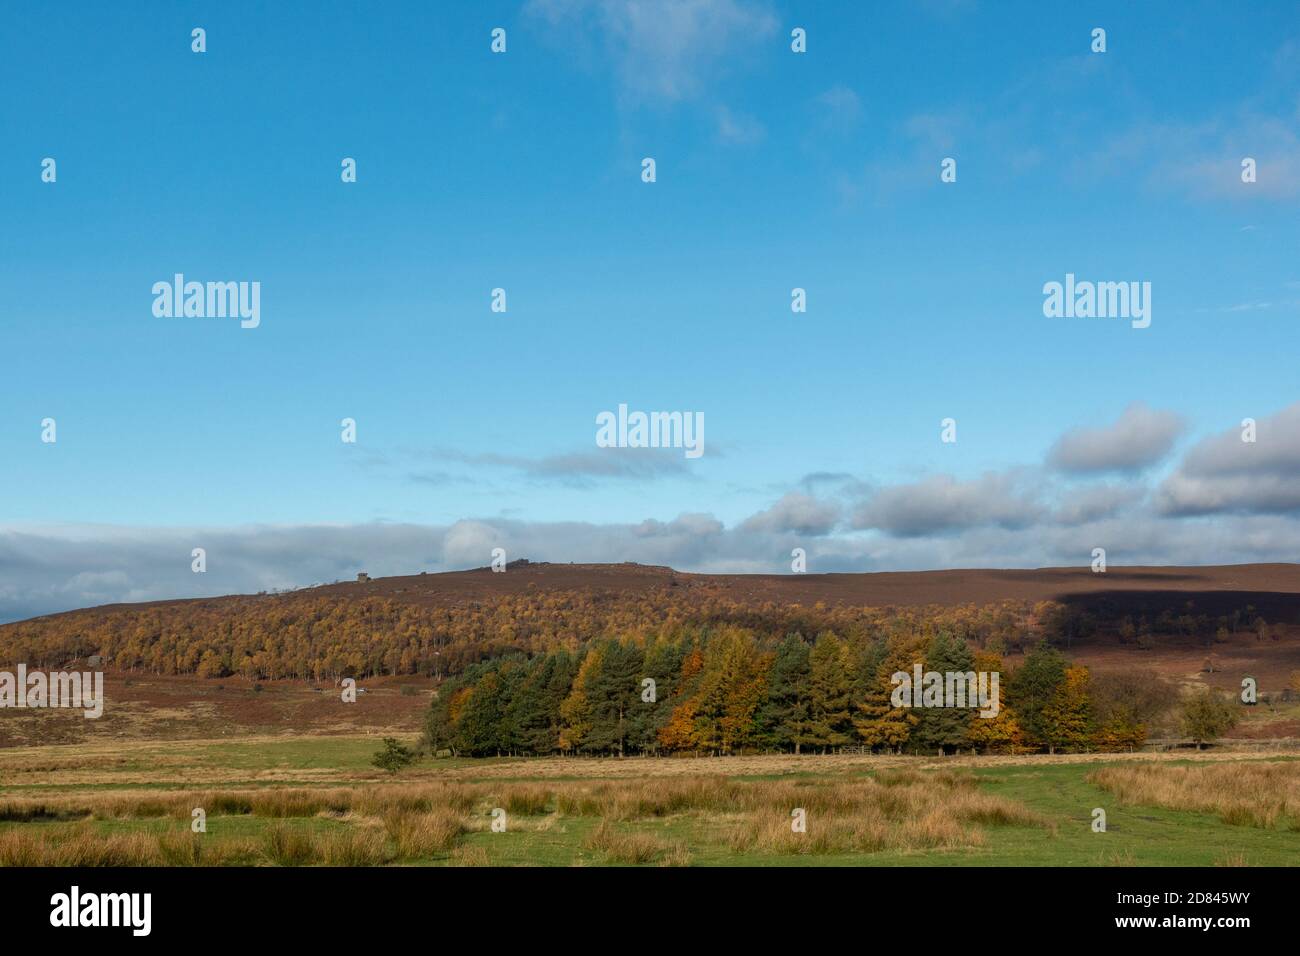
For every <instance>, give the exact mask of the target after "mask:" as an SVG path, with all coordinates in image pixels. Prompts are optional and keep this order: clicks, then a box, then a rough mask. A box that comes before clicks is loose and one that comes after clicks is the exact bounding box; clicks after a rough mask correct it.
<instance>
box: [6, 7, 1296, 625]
mask: <svg viewBox="0 0 1300 956" xmlns="http://www.w3.org/2000/svg"><path fill="white" fill-rule="evenodd" d="M194 27H203V28H204V29H205V30H206V31H207V51H206V52H205V53H202V54H197V53H194V52H192V51H191V48H190V45H191V40H190V31H191V30H192V29H193V28H194ZM494 27H503V28H504V29H505V30H506V31H507V52H506V53H505V54H501V55H494V54H493V53H491V51H490V49H489V44H490V31H491V30H492V29H493V28H494ZM794 27H802V28H804V29H806V31H807V36H808V41H807V43H808V51H807V53H805V54H795V53H793V52H792V51H791V49H790V31H791V29H793V28H794ZM1094 27H1102V28H1104V29H1105V30H1106V34H1107V37H1106V39H1107V50H1106V52H1105V53H1093V52H1091V51H1090V44H1091V31H1092V29H1093V28H1094ZM0 125H2V126H3V129H4V133H5V135H4V144H5V148H4V149H3V150H0V179H2V180H3V182H4V183H5V187H4V188H3V189H0V292H2V293H3V295H2V296H0V344H2V345H3V348H4V353H5V355H6V357H7V358H8V361H7V362H6V363H5V365H6V371H5V374H4V375H3V376H0V456H2V460H3V461H4V465H5V467H4V470H3V475H4V477H3V479H0V481H3V487H4V489H5V491H6V492H7V493H6V494H5V495H4V502H5V505H4V511H3V512H0V571H3V572H4V574H5V575H6V576H7V577H8V578H9V583H7V584H0V619H2V618H5V617H14V616H21V615H22V614H25V613H35V612H36V611H41V610H51V609H57V608H61V607H70V606H75V605H78V604H85V603H97V602H98V601H101V600H119V599H141V598H145V597H157V596H171V595H188V594H200V593H220V592H223V591H228V590H244V589H250V588H251V589H256V588H258V587H282V586H293V585H299V584H306V583H310V582H311V581H314V580H323V579H332V578H333V577H339V576H344V575H350V574H352V573H355V570H357V569H359V568H362V567H365V568H367V569H369V570H370V571H371V572H372V573H399V572H403V571H413V570H418V569H420V568H429V569H441V568H449V567H465V566H477V565H482V564H485V563H487V560H488V550H489V549H490V547H491V546H498V545H499V546H503V547H506V548H507V551H508V552H509V553H510V555H511V557H514V556H529V557H533V558H534V559H547V558H549V559H552V560H566V561H567V560H623V559H629V560H647V561H651V560H652V561H657V562H659V563H671V564H675V565H676V566H679V567H683V568H688V569H700V570H738V571H755V570H769V571H783V570H788V569H789V553H790V550H791V548H792V547H796V546H803V547H805V548H806V549H807V550H808V551H809V554H810V561H809V563H810V568H809V569H810V570H877V569H888V568H896V567H945V566H959V565H960V566H970V565H984V566H988V565H1007V564H1029V565H1034V564H1068V563H1074V562H1075V561H1076V560H1077V561H1078V562H1079V563H1082V564H1086V563H1087V561H1088V555H1089V553H1090V550H1091V548H1092V547H1094V546H1106V547H1108V549H1110V551H1111V553H1112V558H1111V560H1112V561H1113V562H1115V563H1135V562H1139V561H1141V562H1150V563H1165V562H1168V563H1219V562H1229V561H1246V560H1291V559H1293V557H1294V555H1295V553H1296V545H1297V544H1298V543H1300V534H1298V533H1297V527H1298V525H1300V522H1297V515H1298V514H1300V500H1296V494H1295V493H1288V492H1287V490H1286V487H1287V484H1288V482H1289V481H1290V479H1292V478H1294V479H1295V480H1296V482H1297V483H1300V435H1297V434H1296V426H1297V425H1298V424H1300V411H1298V410H1297V407H1296V403H1297V400H1298V399H1300V394H1297V388H1296V382H1297V374H1296V356H1297V354H1298V351H1297V345H1298V344H1300V341H1298V336H1300V333H1298V332H1297V319H1298V318H1300V260H1297V258H1296V250H1297V249H1298V248H1300V244H1298V243H1297V238H1298V237H1297V231H1298V227H1297V216H1296V213H1297V211H1298V207H1300V11H1297V8H1296V7H1295V5H1293V4H1290V3H1276V4H1273V3H1266V4H1259V5H1255V6H1253V7H1252V8H1251V9H1250V10H1249V11H1243V10H1242V9H1241V8H1239V7H1237V6H1235V5H1231V4H1226V3H1194V2H1193V3H1187V2H1180V3H1176V4H1175V3H1144V4H1131V3H1112V4H1105V3H1102V4H1089V5H1088V9H1087V10H1086V12H1085V11H1082V10H1074V9H1069V8H1067V7H1066V5H1057V4H1042V3H1016V2H998V3H977V2H941V0H931V2H923V3H917V4H905V3H870V4H861V3H817V4H796V3H788V2H787V3H782V2H775V0H772V2H767V0H664V2H662V3H656V4H652V3H646V2H639V0H536V2H527V3H522V4H521V3H495V4H494V3H475V4H424V3H411V4H403V3H388V4H382V5H376V4H362V3H357V4H343V3H311V4H292V3H277V4H273V5H265V4H251V3H221V4H215V3H214V4H176V3H154V4H149V3H132V4H124V5H106V4H65V5H60V7H59V8H58V9H46V8H43V7H41V8H38V7H21V8H19V7H12V6H11V7H10V8H8V9H6V11H5V13H4V14H3V23H2V29H0ZM647 156H650V157H654V158H655V160H656V163H657V181H656V182H655V183H653V184H647V183H643V182H642V181H641V178H640V171H641V160H642V158H643V157H647ZM1247 156H1249V157H1253V158H1255V159H1256V161H1257V164H1258V181H1257V182H1255V183H1252V184H1243V183H1242V182H1241V179H1240V163H1241V160H1242V158H1243V157H1247ZM45 157H53V158H54V159H55V160H56V162H57V173H58V178H57V181H56V182H55V183H45V182H42V181H41V176H40V172H41V166H40V164H41V160H42V159H43V158H45ZM343 157H353V158H355V159H356V161H357V165H358V181H357V182H356V183H349V184H345V183H342V182H341V181H340V175H339V172H340V161H341V159H342V158H343ZM945 157H953V158H955V159H956V160H957V164H958V166H957V168H958V176H957V181H956V182H955V183H941V182H940V179H939V164H940V161H941V160H942V159H943V158H945ZM176 272H183V273H185V275H186V277H187V278H190V279H197V280H199V281H207V280H213V281H218V280H219V281H226V280H246V281H258V282H260V283H261V290H262V293H261V294H262V300H261V312H262V316H261V325H260V326H259V327H258V328H256V329H241V328H240V327H239V323H238V321H237V320H228V319H198V318H170V319H168V318H157V317H155V316H154V315H153V313H152V310H151V306H152V301H153V297H152V295H151V291H150V290H151V287H152V285H153V283H154V282H157V281H160V280H162V281H168V280H170V278H171V276H172V275H173V274H174V273H176ZM1067 272H1069V273H1075V274H1076V275H1078V276H1079V277H1080V278H1090V279H1094V280H1104V281H1130V280H1134V281H1147V282H1150V283H1151V286H1152V290H1153V291H1152V323H1151V326H1150V328H1147V329H1133V328H1131V327H1130V325H1129V323H1128V322H1127V321H1123V320H1115V319H1081V318H1080V319H1049V318H1045V317H1044V315H1043V311H1042V303H1043V293H1042V287H1043V284H1044V283H1045V282H1049V281H1053V280H1055V281H1061V280H1063V278H1064V276H1065V274H1066V273H1067ZM796 286H797V287H802V288H805V289H806V290H807V295H808V311H807V312H806V313H804V314H794V313H792V312H791V310H790V290H791V289H792V288H793V287H796ZM495 287H501V288H504V289H505V290H506V293H507V297H508V312H507V313H505V314H496V313H493V312H491V311H490V309H489V302H490V294H491V290H492V289H493V288H495ZM620 402H625V403H628V404H629V405H630V406H631V407H632V408H633V409H642V410H647V411H649V410H690V411H698V412H702V413H703V414H704V417H705V421H706V436H705V441H706V445H705V447H706V452H705V454H704V456H703V457H702V458H701V459H699V460H697V461H687V460H685V459H684V457H683V456H682V455H681V453H680V452H652V451H644V450H628V451H621V450H611V449H598V448H597V447H596V446H595V442H594V435H595V424H594V421H595V416H596V414H597V413H599V412H601V411H603V410H607V409H609V410H612V409H615V408H616V407H617V405H618V404H619V403H620ZM1135 403H1136V404H1135ZM46 417H53V418H55V419H56V421H57V428H58V441H57V442H56V443H54V444H45V443H42V442H41V441H40V431H41V429H40V422H41V420H42V419H43V418H46ZM345 417H351V418H354V419H355V420H356V421H357V424H358V441H357V443H356V444H355V445H347V444H344V443H343V442H341V441H340V438H339V432H340V428H339V422H340V420H341V419H342V418H345ZM945 417H952V418H955V419H956V421H957V423H958V426H957V427H958V440H957V442H956V443H955V444H945V443H942V442H941V441H940V437H939V436H940V427H939V423H940V420H941V419H943V418H945ZM1245 417H1254V418H1256V419H1257V420H1259V421H1260V422H1261V423H1262V424H1261V428H1260V437H1259V446H1260V447H1259V449H1258V451H1259V455H1257V456H1256V458H1255V459H1250V460H1249V461H1250V462H1254V464H1250V463H1249V462H1247V463H1245V464H1243V461H1242V460H1238V459H1235V458H1232V459H1231V460H1228V459H1225V458H1224V456H1225V455H1227V456H1229V457H1230V456H1231V455H1234V454H1237V453H1238V452H1239V451H1240V449H1236V447H1235V446H1231V447H1230V446H1228V445H1226V444H1224V439H1223V436H1224V435H1225V434H1229V433H1232V432H1233V431H1234V430H1236V429H1237V428H1238V426H1239V423H1240V422H1241V420H1242V419H1243V418H1245ZM1076 429H1100V430H1101V431H1099V432H1097V433H1096V434H1095V435H1093V438H1094V439H1095V442H1094V445H1095V446H1096V448H1100V449H1101V450H1100V451H1097V452H1096V453H1097V454H1098V455H1100V456H1101V457H1100V459H1098V460H1097V461H1094V462H1093V463H1092V464H1091V465H1089V466H1088V467H1085V468H1083V469H1079V468H1065V467H1061V466H1060V465H1059V462H1060V460H1061V459H1060V458H1059V456H1058V457H1057V458H1056V459H1053V457H1052V456H1053V448H1054V447H1056V446H1057V443H1058V442H1060V441H1062V440H1064V439H1063V436H1066V435H1067V434H1070V433H1072V430H1076ZM1134 444H1136V445H1138V446H1141V447H1143V448H1145V449H1146V450H1147V452H1148V454H1146V456H1145V457H1142V456H1138V457H1137V458H1136V459H1135V458H1134V457H1133V455H1132V447H1133V445H1134ZM1238 444H1241V443H1240V442H1238ZM1090 447H1092V446H1090ZM1096 448H1094V451H1096ZM1216 449H1219V450H1220V451H1221V452H1222V454H1220V453H1219V452H1216ZM1224 449H1226V451H1225V450H1224ZM1252 453H1253V450H1252ZM1107 454H1110V455H1111V456H1112V458H1113V459H1114V460H1111V459H1110V458H1107V457H1106V456H1107ZM1116 456H1117V457H1116ZM1067 457H1068V456H1067ZM1053 461H1056V462H1057V464H1055V465H1054V464H1053ZM1116 462H1119V464H1116ZM1252 469H1253V470H1252ZM810 476H814V477H811V478H810ZM817 476H820V477H817ZM1081 501H1082V502H1102V501H1104V502H1105V503H1106V505H1105V507H1103V506H1102V505H1100V504H1099V505H1098V506H1097V507H1096V508H1092V507H1091V506H1090V507H1089V508H1087V509H1084V510H1085V511H1086V512H1087V520H1075V519H1070V520H1068V521H1067V520H1066V519H1064V518H1063V517H1062V516H1063V515H1065V514H1066V513H1067V512H1068V513H1071V514H1073V513H1075V512H1076V511H1078V508H1079V503H1080V502H1081ZM900 514H905V515H913V516H915V520H914V521H906V520H903V519H901V518H899V517H898V515H900ZM1071 521H1073V523H1071ZM205 541H221V542H223V547H222V548H220V549H218V550H221V551H222V555H221V556H220V557H218V556H216V555H213V556H212V557H211V558H210V570H209V572H208V573H207V574H206V576H202V577H201V576H198V575H193V574H192V573H191V572H190V568H189V560H190V559H189V552H190V547H191V546H203V544H204V542H205ZM308 542H310V544H309V543H308Z"/></svg>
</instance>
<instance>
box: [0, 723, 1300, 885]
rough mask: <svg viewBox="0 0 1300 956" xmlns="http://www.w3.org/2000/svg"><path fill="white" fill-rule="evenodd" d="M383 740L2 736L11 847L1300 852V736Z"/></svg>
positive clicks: (5, 855) (630, 853) (210, 853)
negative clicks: (89, 741)
mask: <svg viewBox="0 0 1300 956" xmlns="http://www.w3.org/2000/svg"><path fill="white" fill-rule="evenodd" d="M378 745H379V740H378V739H377V738H376V737H375V736H370V735H367V736H282V737H268V738H261V739H253V740H244V741H240V742H238V743H235V742H231V741H227V740H213V741H188V742H167V743H143V742H137V743H122V742H104V743H101V744H96V745H78V746H62V747H60V746H52V747H38V748H15V749H9V750H5V751H0V865H40V864H72V865H114V864H117V865H155V864H160V865H194V864H201V865H312V864H324V865H435V866H437V865H477V866H482V865H556V866H572V865H580V866H581V865H590V866H601V865H633V864H641V865H668V866H674V865H705V866H736V865H764V866H783V865H818V866H845V865H849V866H914V865H920V866H933V865H943V866H980V865H1020V866H1061V865H1080V866H1107V865H1137V866H1146V865H1151V866H1169V865H1173V866H1187V865H1295V864H1296V863H1297V862H1300V754H1284V755H1280V756H1265V755H1260V754H1251V753H1244V752H1221V753H1204V754H1189V755H1182V756H1173V755H1152V754H1136V755H1123V756H1121V755H1113V754H1111V755H1088V756H1073V757H1055V758H1052V757H1041V756H1037V757H948V758H916V757H872V756H848V755H843V756H803V757H793V756H751V757H729V758H717V759H703V758H701V759H641V758H631V759H627V760H621V761H620V760H616V759H605V760H594V759H561V758H555V759H545V760H536V759H535V760H523V759H497V760H477V761H471V760H433V759H428V758H426V759H423V760H421V761H419V762H417V763H416V764H414V765H413V766H411V767H410V768H408V769H407V770H404V771H402V772H401V773H399V774H397V775H395V776H389V775H387V774H384V773H382V772H380V771H378V770H376V769H375V768H373V767H371V766H370V763H369V761H370V757H371V755H372V754H373V753H374V752H375V750H377V749H378ZM195 808H202V809H203V810H204V812H205V813H206V826H207V830H206V832H205V833H200V834H195V833H192V832H191V826H190V823H191V814H192V811H193V810H194V809H195ZM1094 808H1102V809H1104V810H1105V812H1106V818H1107V821H1106V822H1107V830H1106V832H1104V833H1096V832H1093V829H1092V820H1093V810H1094ZM796 809H802V810H803V811H804V814H805V820H806V831H805V832H802V833H796V832H794V831H793V829H792V826H791V822H792V817H791V813H792V811H794V810H796ZM494 810H500V811H504V821H505V823H504V830H499V831H494V830H493V827H492V824H493V820H494V817H493V811H494ZM498 818H499V815H498ZM498 826H500V824H498Z"/></svg>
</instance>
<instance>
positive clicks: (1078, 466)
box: [1047, 402, 1184, 474]
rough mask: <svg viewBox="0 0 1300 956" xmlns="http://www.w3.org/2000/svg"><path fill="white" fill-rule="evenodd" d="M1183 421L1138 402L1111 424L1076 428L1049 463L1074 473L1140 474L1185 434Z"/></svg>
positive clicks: (1063, 438)
mask: <svg viewBox="0 0 1300 956" xmlns="http://www.w3.org/2000/svg"><path fill="white" fill-rule="evenodd" d="M1183 428H1184V424H1183V420H1182V418H1181V417H1180V416H1178V415H1175V414H1174V413H1173V412H1162V411H1157V410H1155V409H1152V408H1149V407H1147V406H1146V405H1144V404H1143V403H1141V402H1134V403H1133V404H1132V405H1130V406H1129V407H1128V408H1126V409H1124V412H1123V413H1122V414H1121V415H1120V417H1119V419H1118V420H1117V421H1116V422H1115V423H1114V424H1111V425H1107V426H1105V427H1102V428H1075V429H1071V430H1070V431H1068V432H1066V433H1065V434H1064V435H1062V436H1061V438H1060V440H1058V441H1057V443H1056V444H1055V445H1054V446H1053V447H1052V450H1051V451H1050V452H1048V455H1047V461H1048V464H1050V465H1051V466H1052V467H1054V468H1057V469H1059V470H1060V471H1065V472H1071V473H1074V474H1095V473H1099V472H1108V471H1109V472H1129V473H1133V472H1138V471H1141V470H1142V469H1144V468H1148V467H1150V466H1151V465H1154V464H1156V463H1158V462H1160V461H1161V460H1162V459H1164V457H1165V456H1166V455H1168V454H1169V452H1170V451H1171V450H1173V447H1174V442H1176V441H1177V440H1178V436H1179V435H1180V434H1182V431H1183Z"/></svg>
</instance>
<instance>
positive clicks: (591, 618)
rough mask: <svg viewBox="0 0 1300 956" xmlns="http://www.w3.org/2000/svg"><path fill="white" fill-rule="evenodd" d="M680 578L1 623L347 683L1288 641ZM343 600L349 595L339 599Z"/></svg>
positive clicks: (117, 658)
mask: <svg viewBox="0 0 1300 956" xmlns="http://www.w3.org/2000/svg"><path fill="white" fill-rule="evenodd" d="M677 580H678V579H677V578H673V579H670V583H669V584H667V585H665V586H662V587H659V588H656V589H653V590H650V591H643V592H633V593H628V592H619V591H616V590H608V591H600V590H595V589H582V588H572V589H555V590H541V589H538V588H535V587H533V586H532V585H529V587H528V589H527V590H525V591H524V592H523V593H515V594H495V595H493V594H486V595H485V596H484V599H483V600H458V601H450V600H446V599H442V600H436V599H434V598H432V597H429V596H426V595H424V594H422V593H421V592H420V591H419V589H418V588H416V587H412V588H411V589H410V592H409V593H407V594H401V595H398V596H381V595H367V594H365V592H364V585H358V588H359V590H358V592H357V594H356V595H355V596H345V597H340V596H327V595H324V594H320V593H317V592H316V591H313V590H304V591H298V592H293V593H290V594H279V595H265V596H243V597H231V598H220V599H213V600H198V601H182V602H171V603H165V604H148V605H139V606H126V607H111V608H92V609H88V610H84V611H75V612H71V613H67V614H59V615H54V616H50V617H44V618H37V619H33V620H30V621H22V622H19V623H16V624H8V625H4V626H0V663H16V662H19V661H24V662H26V663H28V664H29V665H31V666H38V667H46V668H51V667H60V666H64V665H70V664H73V663H74V662H76V661H78V660H84V659H85V658H87V657H89V656H91V655H98V656H99V657H100V658H101V659H102V661H103V664H104V666H105V667H108V668H111V669H114V670H117V671H122V672H126V673H150V674H159V675H173V674H197V675H198V676H200V677H205V678H224V677H230V676H239V677H243V678H245V679H248V680H284V679H292V680H304V681H306V680H313V681H326V680H333V679H337V678H339V677H357V678H363V677H371V676H379V675H401V674H409V675H417V674H418V675H423V676H427V677H431V678H434V679H441V678H444V677H447V676H453V675H457V674H460V673H461V672H463V671H464V670H465V669H466V668H468V667H471V666H472V665H474V664H477V663H480V662H482V661H485V660H492V659H495V658H500V657H506V656H510V655H523V656H526V657H534V656H538V655H542V654H547V653H550V652H552V651H558V650H565V651H567V652H568V653H569V654H570V655H571V656H573V655H577V654H580V653H582V649H583V648H585V647H586V646H587V645H588V644H589V643H591V642H593V641H599V640H601V639H603V638H605V637H607V636H608V635H619V636H620V637H625V638H628V639H631V640H633V641H635V642H637V643H638V644H641V645H648V644H653V643H654V642H655V641H657V640H667V641H668V642H670V643H674V642H675V643H681V642H682V641H683V640H685V638H686V636H687V635H689V634H694V633H696V632H698V631H700V630H701V629H705V630H708V629H719V628H725V627H729V626H734V627H740V628H743V629H746V630H749V631H752V632H753V633H754V634H755V635H756V636H757V637H759V638H761V639H762V640H763V641H764V642H765V643H772V642H776V641H779V640H780V639H781V638H782V637H783V636H784V635H787V634H792V633H800V634H814V635H815V634H820V633H822V632H823V631H831V632H834V633H835V634H837V635H839V636H841V637H842V638H843V639H845V640H848V641H850V642H852V643H853V644H854V645H855V646H861V645H864V644H865V643H866V642H868V641H869V640H871V639H873V638H874V637H876V636H880V635H883V636H886V637H888V636H905V635H908V634H915V633H935V632H938V631H946V632H948V633H949V634H951V635H953V636H954V637H958V638H961V639H962V640H964V641H966V642H967V643H969V644H971V645H973V646H976V647H979V648H982V649H988V650H990V651H993V652H995V653H997V654H1001V655H1017V656H1018V655H1020V654H1022V653H1024V652H1025V651H1026V650H1027V649H1029V648H1032V647H1033V646H1035V645H1036V644H1038V643H1039V642H1040V641H1044V640H1045V641H1047V642H1048V643H1051V644H1053V645H1056V646H1059V647H1062V648H1064V649H1065V650H1066V651H1067V652H1068V650H1069V649H1070V648H1071V647H1072V646H1073V644H1074V643H1075V642H1076V641H1080V640H1085V639H1088V638H1090V637H1092V636H1093V635H1094V634H1096V633H1097V632H1098V631H1099V630H1105V631H1108V632H1112V633H1115V634H1117V635H1118V638H1119V640H1120V642H1121V643H1131V644H1133V645H1134V649H1135V650H1144V649H1148V648H1150V647H1152V646H1154V642H1155V640H1156V638H1157V636H1161V635H1170V636H1171V637H1173V638H1175V639H1187V638H1188V636H1191V635H1195V636H1200V637H1203V638H1204V639H1205V640H1206V642H1207V646H1208V645H1209V644H1212V643H1213V642H1214V641H1215V640H1227V637H1228V635H1230V634H1231V633H1234V632H1236V631H1237V630H1238V629H1239V628H1241V627H1249V628H1252V629H1253V630H1256V631H1257V633H1258V636H1259V638H1260V639H1268V638H1269V637H1273V638H1276V637H1277V633H1276V631H1274V632H1270V631H1269V628H1268V625H1267V624H1265V622H1264V621H1263V620H1262V619H1259V618H1258V615H1256V614H1255V613H1254V609H1253V608H1247V609H1246V610H1245V611H1244V612H1240V611H1239V612H1233V614H1232V615H1230V616H1220V617H1217V618H1215V617H1211V616H1209V615H1206V614H1203V613H1202V614H1197V613H1194V611H1195V608H1192V607H1186V606H1185V607H1182V608H1179V609H1177V610H1180V611H1182V613H1175V610H1173V609H1170V608H1168V607H1164V608H1163V609H1157V608H1154V607H1153V608H1151V609H1149V611H1147V612H1143V613H1137V614H1133V613H1121V612H1120V611H1119V610H1117V609H1115V610H1108V609H1106V608H1105V607H1098V608H1095V609H1085V608H1080V607H1078V606H1076V605H1070V604H1065V603H1060V602H1053V601H1041V602H1036V603H1031V602H1024V601H1000V602H992V603H988V604H982V605H975V604H968V605H958V606H940V605H933V606H928V607H904V608H897V607H890V608H881V607H863V606H856V605H842V604H837V605H832V606H826V605H823V604H821V603H817V604H813V605H811V606H805V605H800V604H794V603H778V602H773V601H737V600H735V599H734V598H732V597H731V596H729V594H728V593H727V592H726V590H725V589H724V588H723V587H722V586H719V585H717V584H714V583H712V582H707V581H692V580H689V579H681V580H682V582H683V583H681V584H677V583H673V582H676V581H677ZM335 595H337V592H335Z"/></svg>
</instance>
